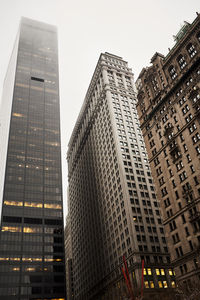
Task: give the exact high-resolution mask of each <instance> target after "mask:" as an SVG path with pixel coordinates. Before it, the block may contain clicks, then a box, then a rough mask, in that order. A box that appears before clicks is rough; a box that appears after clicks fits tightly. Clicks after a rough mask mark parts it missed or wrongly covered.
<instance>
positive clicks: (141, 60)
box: [0, 0, 200, 214]
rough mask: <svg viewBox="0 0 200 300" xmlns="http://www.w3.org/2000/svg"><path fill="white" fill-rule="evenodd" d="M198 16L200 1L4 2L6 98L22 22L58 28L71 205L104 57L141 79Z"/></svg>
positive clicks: (0, 21)
mask: <svg viewBox="0 0 200 300" xmlns="http://www.w3.org/2000/svg"><path fill="white" fill-rule="evenodd" d="M196 11H198V12H200V1H199V0H167V1H166V0H138V1H135V0H123V1H122V0H99V1H97V0H71V1H69V0H34V1H33V0H0V37H1V55H0V95H1V94H2V87H3V80H4V76H5V73H6V69H7V66H8V62H9V58H10V54H11V51H12V48H13V44H14V40H15V37H16V33H17V29H18V25H19V21H20V17H21V16H24V17H28V18H32V19H35V20H38V21H43V22H46V23H49V24H53V25H56V26H57V27H58V33H59V36H58V38H59V68H60V101H61V132H62V162H63V192H64V202H65V203H66V201H67V199H66V189H67V163H66V159H65V158H66V151H67V144H68V141H69V138H70V135H71V133H72V130H73V127H74V124H75V122H76V118H77V116H78V113H79V111H80V108H81V105H82V102H83V100H84V97H85V94H86V91H87V88H88V86H89V82H90V80H91V77H92V74H93V71H94V69H95V66H96V63H97V60H98V58H99V55H100V53H101V52H105V51H107V52H110V53H113V54H116V55H119V56H122V57H123V58H124V59H125V60H126V61H128V63H129V67H131V68H132V70H133V72H134V74H135V79H136V78H137V76H138V74H139V72H140V71H141V69H142V68H143V67H144V66H147V65H149V62H150V59H151V57H152V56H153V54H154V53H155V52H156V51H158V52H160V53H162V54H164V55H166V54H167V52H168V47H172V45H173V38H172V35H175V34H176V33H177V32H178V31H179V29H180V27H181V24H183V21H184V20H185V21H188V22H192V21H193V20H194V19H195V18H196ZM66 211H67V208H66V205H65V214H66Z"/></svg>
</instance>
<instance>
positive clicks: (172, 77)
mask: <svg viewBox="0 0 200 300" xmlns="http://www.w3.org/2000/svg"><path fill="white" fill-rule="evenodd" d="M168 71H169V74H170V77H171V79H172V80H174V79H175V78H176V77H177V73H176V70H175V68H174V66H170V67H169V69H168Z"/></svg>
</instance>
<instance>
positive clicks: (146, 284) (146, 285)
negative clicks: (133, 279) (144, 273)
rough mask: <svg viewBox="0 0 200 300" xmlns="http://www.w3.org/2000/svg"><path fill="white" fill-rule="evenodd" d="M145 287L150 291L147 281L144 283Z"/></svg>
mask: <svg viewBox="0 0 200 300" xmlns="http://www.w3.org/2000/svg"><path fill="white" fill-rule="evenodd" d="M144 286H145V288H146V289H148V288H149V282H148V281H145V282H144Z"/></svg>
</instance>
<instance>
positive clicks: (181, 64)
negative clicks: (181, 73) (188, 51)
mask: <svg viewBox="0 0 200 300" xmlns="http://www.w3.org/2000/svg"><path fill="white" fill-rule="evenodd" d="M177 61H178V64H179V67H180V68H181V70H183V69H184V68H185V66H186V65H187V63H186V61H185V58H184V57H183V55H182V54H180V55H179V56H178V58H177Z"/></svg>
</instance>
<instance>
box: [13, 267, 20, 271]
mask: <svg viewBox="0 0 200 300" xmlns="http://www.w3.org/2000/svg"><path fill="white" fill-rule="evenodd" d="M12 270H13V271H20V268H16V267H15V268H12Z"/></svg>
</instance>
